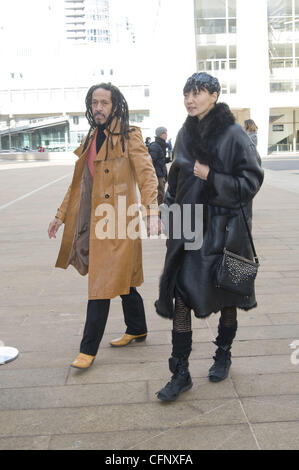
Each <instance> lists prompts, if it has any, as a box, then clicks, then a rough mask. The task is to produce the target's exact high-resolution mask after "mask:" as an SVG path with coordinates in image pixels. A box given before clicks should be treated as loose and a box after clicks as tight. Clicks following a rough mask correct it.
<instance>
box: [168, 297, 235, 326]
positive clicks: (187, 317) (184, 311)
mask: <svg viewBox="0 0 299 470" xmlns="http://www.w3.org/2000/svg"><path fill="white" fill-rule="evenodd" d="M236 321H237V309H236V307H225V308H223V309H222V310H221V324H222V326H224V327H226V328H231V327H233V326H235V324H236ZM173 330H174V331H176V332H178V333H187V332H188V331H191V330H192V328H191V308H190V307H187V306H186V305H185V304H184V302H183V300H182V299H181V297H179V296H178V297H176V298H175V311H174V317H173Z"/></svg>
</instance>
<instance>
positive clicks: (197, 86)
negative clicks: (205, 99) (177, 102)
mask: <svg viewBox="0 0 299 470" xmlns="http://www.w3.org/2000/svg"><path fill="white" fill-rule="evenodd" d="M191 90H196V91H200V90H207V91H208V92H209V93H211V94H212V93H214V92H216V93H217V94H218V96H219V94H220V90H221V87H220V84H219V81H218V79H217V78H216V77H212V75H209V74H208V73H206V72H200V73H194V74H193V75H192V76H191V77H189V78H188V80H187V82H186V84H185V86H184V90H183V92H184V94H185V93H189V92H190V91H191Z"/></svg>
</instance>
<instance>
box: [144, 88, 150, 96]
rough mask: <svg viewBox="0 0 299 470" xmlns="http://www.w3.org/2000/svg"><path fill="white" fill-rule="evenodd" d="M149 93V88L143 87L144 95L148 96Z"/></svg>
mask: <svg viewBox="0 0 299 470" xmlns="http://www.w3.org/2000/svg"><path fill="white" fill-rule="evenodd" d="M149 95H150V90H149V88H144V96H146V97H148V96H149Z"/></svg>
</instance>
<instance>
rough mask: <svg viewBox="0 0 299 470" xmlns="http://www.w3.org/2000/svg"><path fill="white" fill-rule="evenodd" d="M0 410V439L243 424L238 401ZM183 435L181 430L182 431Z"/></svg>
mask: <svg viewBox="0 0 299 470" xmlns="http://www.w3.org/2000/svg"><path fill="white" fill-rule="evenodd" d="M172 405H173V404H165V403H159V404H152V403H142V404H129V405H125V406H124V405H106V406H89V407H76V408H74V407H69V408H60V409H59V413H58V412H57V409H55V408H54V409H40V410H16V411H15V410H13V411H0V437H18V436H36V435H49V434H51V435H52V434H55V435H57V434H73V433H86V432H95V433H96V432H107V431H118V432H120V431H133V430H136V431H138V430H139V431H140V430H150V429H157V428H158V429H161V430H163V429H167V428H173V427H180V428H183V427H184V428H185V427H188V426H203V425H205V426H212V425H214V426H216V425H223V424H231V425H235V424H244V423H245V422H246V419H245V417H244V413H243V411H242V409H241V407H240V404H239V402H238V400H235V399H221V400H220V399H219V400H199V401H196V402H177V403H176V404H175V406H172ZM181 432H182V430H181Z"/></svg>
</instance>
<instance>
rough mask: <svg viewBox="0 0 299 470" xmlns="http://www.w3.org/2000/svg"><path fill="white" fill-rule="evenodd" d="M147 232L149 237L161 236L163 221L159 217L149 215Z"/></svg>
mask: <svg viewBox="0 0 299 470" xmlns="http://www.w3.org/2000/svg"><path fill="white" fill-rule="evenodd" d="M146 231H147V236H148V237H150V236H151V235H161V233H162V227H161V219H160V217H159V216H158V215H152V216H150V215H148V216H147V217H146Z"/></svg>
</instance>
